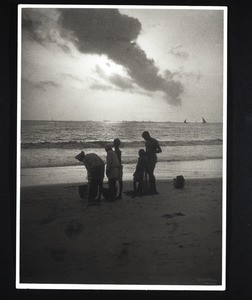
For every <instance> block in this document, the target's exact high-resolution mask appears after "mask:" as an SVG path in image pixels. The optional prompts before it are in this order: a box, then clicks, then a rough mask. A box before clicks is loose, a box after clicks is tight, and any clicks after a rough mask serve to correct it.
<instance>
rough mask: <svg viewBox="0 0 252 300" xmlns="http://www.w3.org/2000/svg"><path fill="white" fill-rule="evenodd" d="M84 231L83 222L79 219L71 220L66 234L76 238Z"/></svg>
mask: <svg viewBox="0 0 252 300" xmlns="http://www.w3.org/2000/svg"><path fill="white" fill-rule="evenodd" d="M82 231H83V225H82V224H81V222H80V220H79V219H76V220H72V221H70V222H69V223H68V224H67V226H66V228H65V230H64V232H65V235H66V236H68V237H69V238H75V237H76V236H78V235H79V234H80V233H81V232H82Z"/></svg>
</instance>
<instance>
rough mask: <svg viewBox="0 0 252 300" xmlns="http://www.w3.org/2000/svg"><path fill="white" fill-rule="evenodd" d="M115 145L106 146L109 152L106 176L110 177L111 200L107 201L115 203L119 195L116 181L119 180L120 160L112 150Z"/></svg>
mask: <svg viewBox="0 0 252 300" xmlns="http://www.w3.org/2000/svg"><path fill="white" fill-rule="evenodd" d="M112 147H113V145H112V144H107V145H105V150H106V152H107V165H106V175H107V177H108V186H109V198H108V199H107V200H109V201H114V200H115V197H116V193H117V189H116V181H117V180H118V171H119V166H120V163H119V160H118V158H117V155H116V153H115V151H113V150H112Z"/></svg>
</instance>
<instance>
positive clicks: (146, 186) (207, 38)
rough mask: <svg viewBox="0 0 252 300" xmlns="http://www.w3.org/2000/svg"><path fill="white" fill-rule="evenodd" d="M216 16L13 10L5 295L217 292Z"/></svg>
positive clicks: (223, 39)
mask: <svg viewBox="0 0 252 300" xmlns="http://www.w3.org/2000/svg"><path fill="white" fill-rule="evenodd" d="M227 15H228V10H227V7H224V6H154V5H153V6H147V5H145V6H141V5H138V6H134V5H131V6H130V5H120V6H118V5H117V6H113V5H107V6H105V5H31V4H26V5H25V4H22V5H19V6H18V59H17V63H18V68H17V73H18V83H17V92H18V100H17V213H16V288H17V289H27V288H28V289H38V288H39V289H80V290H82V289H83V290H96V289H98V290H202V291H224V290H225V289H226V183H227V180H226V177H227V174H226V167H227V161H226V160H227V156H226V151H227Z"/></svg>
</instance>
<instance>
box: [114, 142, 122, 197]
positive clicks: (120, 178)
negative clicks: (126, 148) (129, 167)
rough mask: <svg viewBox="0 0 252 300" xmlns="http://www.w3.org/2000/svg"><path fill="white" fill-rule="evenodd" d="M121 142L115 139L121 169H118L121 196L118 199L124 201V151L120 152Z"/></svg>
mask: <svg viewBox="0 0 252 300" xmlns="http://www.w3.org/2000/svg"><path fill="white" fill-rule="evenodd" d="M120 145H121V141H120V139H118V138H116V139H114V147H115V153H116V155H117V158H118V160H119V164H120V166H119V169H118V183H119V194H118V196H117V197H116V199H122V191H123V181H122V177H123V165H122V151H121V150H120V148H119V147H120Z"/></svg>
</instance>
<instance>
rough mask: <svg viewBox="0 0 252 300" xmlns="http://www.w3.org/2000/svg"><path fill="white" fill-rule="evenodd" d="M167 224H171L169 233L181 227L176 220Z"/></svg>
mask: <svg viewBox="0 0 252 300" xmlns="http://www.w3.org/2000/svg"><path fill="white" fill-rule="evenodd" d="M166 225H167V226H169V230H168V232H169V233H174V232H175V231H176V230H177V229H178V227H179V225H178V223H176V222H171V223H166Z"/></svg>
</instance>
